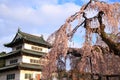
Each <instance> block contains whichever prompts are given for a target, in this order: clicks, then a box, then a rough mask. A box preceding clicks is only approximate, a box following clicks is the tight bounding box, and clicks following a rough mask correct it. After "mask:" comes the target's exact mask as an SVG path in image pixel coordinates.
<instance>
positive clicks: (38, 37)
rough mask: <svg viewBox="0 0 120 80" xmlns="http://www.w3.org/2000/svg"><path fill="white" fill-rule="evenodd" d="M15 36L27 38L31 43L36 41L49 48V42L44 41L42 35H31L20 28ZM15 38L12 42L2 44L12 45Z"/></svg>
mask: <svg viewBox="0 0 120 80" xmlns="http://www.w3.org/2000/svg"><path fill="white" fill-rule="evenodd" d="M17 36H20V39H23V40H27V41H30V42H33V43H37V44H39V45H44V46H46V47H48V48H50V44H49V43H48V42H47V41H45V40H44V38H43V37H42V36H35V35H31V34H28V33H24V32H22V31H20V30H18V32H17V34H16V36H15V38H16V37H17ZM15 38H14V39H13V41H12V42H10V43H8V44H4V45H5V46H6V47H10V46H12V45H13V44H14V43H15ZM16 41H19V40H16Z"/></svg>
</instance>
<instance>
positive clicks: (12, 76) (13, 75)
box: [6, 74, 15, 80]
mask: <svg viewBox="0 0 120 80" xmlns="http://www.w3.org/2000/svg"><path fill="white" fill-rule="evenodd" d="M6 80H15V74H8V75H7V79H6Z"/></svg>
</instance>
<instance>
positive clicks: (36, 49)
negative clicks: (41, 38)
mask: <svg viewBox="0 0 120 80" xmlns="http://www.w3.org/2000/svg"><path fill="white" fill-rule="evenodd" d="M31 48H32V49H33V50H35V51H42V48H40V47H36V46H32V47H31Z"/></svg>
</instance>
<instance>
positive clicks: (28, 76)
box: [25, 73, 33, 79]
mask: <svg viewBox="0 0 120 80" xmlns="http://www.w3.org/2000/svg"><path fill="white" fill-rule="evenodd" d="M32 78H33V74H29V73H25V79H32Z"/></svg>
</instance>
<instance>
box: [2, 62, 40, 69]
mask: <svg viewBox="0 0 120 80" xmlns="http://www.w3.org/2000/svg"><path fill="white" fill-rule="evenodd" d="M16 68H17V69H30V70H39V71H41V70H42V66H41V65H35V64H28V63H17V64H13V65H8V66H5V67H2V68H0V71H5V70H11V69H16Z"/></svg>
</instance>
